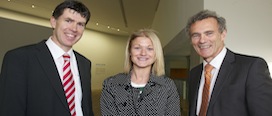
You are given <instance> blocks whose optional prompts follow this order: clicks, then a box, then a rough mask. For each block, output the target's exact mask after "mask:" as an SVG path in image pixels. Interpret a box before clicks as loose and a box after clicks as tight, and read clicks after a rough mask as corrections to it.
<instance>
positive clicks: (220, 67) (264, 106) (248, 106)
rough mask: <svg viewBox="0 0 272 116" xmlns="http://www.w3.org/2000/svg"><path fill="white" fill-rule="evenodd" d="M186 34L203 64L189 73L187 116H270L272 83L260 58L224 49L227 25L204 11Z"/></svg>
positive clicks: (189, 21) (209, 12) (188, 26)
mask: <svg viewBox="0 0 272 116" xmlns="http://www.w3.org/2000/svg"><path fill="white" fill-rule="evenodd" d="M186 31H187V33H188V35H189V37H190V39H191V43H192V45H193V47H194V49H195V50H196V52H197V53H198V54H199V55H200V56H201V57H202V58H203V63H202V64H200V65H198V66H196V67H194V68H193V69H192V70H191V71H190V77H189V79H188V83H189V116H272V110H271V106H272V79H271V77H270V72H269V70H268V66H267V63H266V62H265V60H264V59H262V58H260V57H254V56H248V55H242V54H237V53H234V52H232V51H230V50H229V49H228V48H226V47H225V44H224V40H225V38H226V34H227V29H226V21H225V19H224V18H223V17H219V16H218V15H217V14H216V13H215V12H213V11H209V10H203V11H200V12H199V13H197V14H195V15H194V16H192V17H191V18H190V19H189V20H188V23H187V26H186Z"/></svg>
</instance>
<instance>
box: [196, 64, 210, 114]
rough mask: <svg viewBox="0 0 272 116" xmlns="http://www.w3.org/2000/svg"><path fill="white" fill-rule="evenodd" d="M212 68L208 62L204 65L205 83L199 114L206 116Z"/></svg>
mask: <svg viewBox="0 0 272 116" xmlns="http://www.w3.org/2000/svg"><path fill="white" fill-rule="evenodd" d="M212 69H213V66H212V65H210V64H207V65H206V66H205V84H204V87H203V93H202V103H201V108H200V112H199V116H206V114H207V109H208V104H209V96H210V83H211V78H212V75H211V71H212Z"/></svg>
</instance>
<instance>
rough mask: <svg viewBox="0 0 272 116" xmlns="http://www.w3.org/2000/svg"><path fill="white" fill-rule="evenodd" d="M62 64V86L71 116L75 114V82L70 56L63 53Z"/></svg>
mask: <svg viewBox="0 0 272 116" xmlns="http://www.w3.org/2000/svg"><path fill="white" fill-rule="evenodd" d="M63 59H64V65H63V81H62V82H63V83H62V84H63V87H64V91H65V95H66V99H67V103H68V105H69V109H70V112H71V116H76V110H75V83H74V79H73V74H72V71H71V67H70V56H69V55H68V54H64V55H63Z"/></svg>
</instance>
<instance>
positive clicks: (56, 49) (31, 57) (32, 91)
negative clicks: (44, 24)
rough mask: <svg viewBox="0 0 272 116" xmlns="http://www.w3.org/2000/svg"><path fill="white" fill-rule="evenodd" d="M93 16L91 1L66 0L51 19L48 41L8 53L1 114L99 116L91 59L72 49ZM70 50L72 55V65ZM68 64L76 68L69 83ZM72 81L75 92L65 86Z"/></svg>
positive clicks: (0, 84) (1, 79) (1, 80)
mask: <svg viewBox="0 0 272 116" xmlns="http://www.w3.org/2000/svg"><path fill="white" fill-rule="evenodd" d="M89 19H90V12H89V10H88V8H87V7H86V6H85V5H83V4H82V3H80V2H78V1H71V0H70V1H64V2H63V3H61V4H59V5H58V6H57V7H56V9H55V10H54V12H53V15H52V17H51V19H50V23H51V26H52V28H53V34H52V36H51V37H49V39H48V40H45V41H42V42H40V43H38V44H35V45H28V46H24V47H20V48H16V49H14V50H11V51H8V52H7V53H6V55H5V57H4V60H3V65H2V71H1V77H0V115H1V116H71V115H72V116H75V115H77V116H83V115H84V116H93V111H92V101H91V73H90V71H91V62H90V61H89V60H88V59H87V58H85V57H84V56H82V55H80V54H79V53H77V52H76V51H73V50H72V46H73V45H74V44H75V43H76V42H77V41H79V40H80V38H81V36H82V34H83V32H84V29H85V26H86V24H87V23H88V21H89ZM64 54H65V55H69V56H68V57H70V62H69V66H68V65H66V64H65V61H64V59H65V57H63V55H64ZM66 58H67V57H66ZM64 64H65V65H66V66H68V67H70V68H69V69H71V70H69V71H67V72H70V71H71V72H72V73H70V74H69V76H67V77H69V81H67V80H65V79H64V78H63V77H64V76H63V75H64V74H66V72H63V70H64V68H63V65H64ZM67 64H68V63H67ZM65 69H67V67H66V68H65ZM71 80H72V81H71ZM66 82H67V83H70V82H71V84H70V86H69V88H73V89H71V91H70V90H69V89H67V88H68V86H67V88H64V87H65V86H66V85H67V84H66ZM68 85H69V84H68ZM66 98H67V99H66ZM68 98H69V99H68ZM68 104H69V105H68Z"/></svg>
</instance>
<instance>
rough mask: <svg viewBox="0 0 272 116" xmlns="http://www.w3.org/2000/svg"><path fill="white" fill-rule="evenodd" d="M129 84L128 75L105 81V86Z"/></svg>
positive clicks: (120, 74)
mask: <svg viewBox="0 0 272 116" xmlns="http://www.w3.org/2000/svg"><path fill="white" fill-rule="evenodd" d="M127 82H128V74H125V73H119V74H116V75H113V76H110V77H108V78H106V79H105V80H104V84H103V85H119V84H125V83H127Z"/></svg>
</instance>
